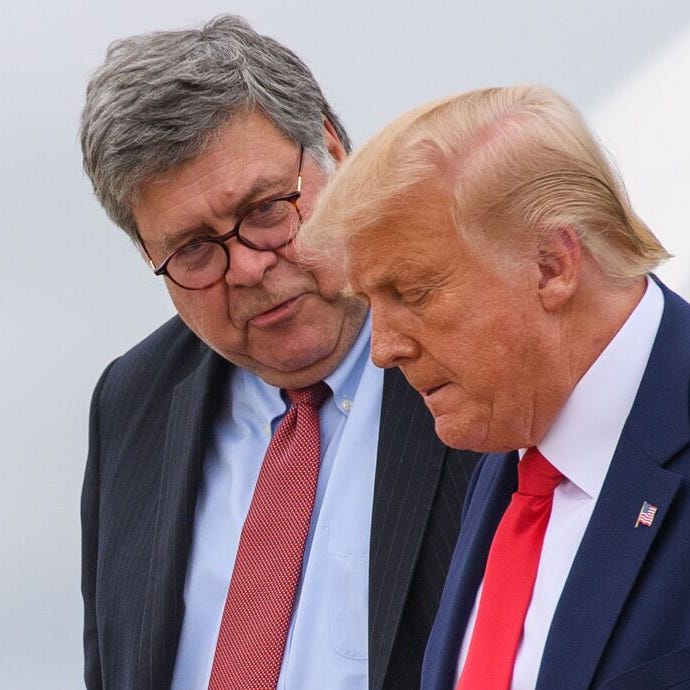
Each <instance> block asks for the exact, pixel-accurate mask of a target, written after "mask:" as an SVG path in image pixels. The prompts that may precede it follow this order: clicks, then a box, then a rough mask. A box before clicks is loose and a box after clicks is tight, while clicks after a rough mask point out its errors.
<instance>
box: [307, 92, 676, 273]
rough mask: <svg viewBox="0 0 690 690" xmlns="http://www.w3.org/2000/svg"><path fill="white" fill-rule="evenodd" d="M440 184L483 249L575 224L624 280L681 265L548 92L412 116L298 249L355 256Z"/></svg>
mask: <svg viewBox="0 0 690 690" xmlns="http://www.w3.org/2000/svg"><path fill="white" fill-rule="evenodd" d="M430 184H433V185H441V186H442V187H443V188H444V189H445V190H447V193H448V197H449V202H450V205H451V206H452V209H451V213H452V216H453V219H454V222H455V224H456V227H457V229H458V232H459V233H460V234H461V236H462V237H463V239H464V241H465V242H466V243H467V244H468V246H469V247H472V248H476V249H477V250H478V251H482V250H486V249H487V248H488V247H492V248H493V249H494V250H495V249H496V248H498V249H499V250H500V248H501V247H508V246H511V245H513V244H514V243H515V242H516V241H519V240H520V238H521V237H524V236H525V235H526V233H541V234H546V233H549V232H553V231H557V230H558V229H563V228H565V227H569V228H572V229H574V230H575V231H576V233H577V235H578V236H579V238H580V240H581V242H582V243H583V245H584V247H585V248H586V249H587V250H588V251H589V252H590V253H591V255H592V256H593V257H594V259H595V260H596V262H597V263H598V264H599V266H600V267H601V269H602V270H603V272H604V273H605V274H606V275H607V276H609V277H611V278H613V279H627V278H633V277H636V276H639V275H643V274H645V273H648V272H649V271H651V270H653V269H654V268H655V267H656V266H657V265H658V264H659V262H660V261H663V260H665V259H667V258H669V254H668V253H667V252H666V250H665V249H664V248H663V246H662V245H661V244H660V243H659V241H658V240H657V239H656V237H655V236H654V234H653V233H652V232H651V231H650V230H649V228H648V227H647V226H646V225H645V224H644V223H643V222H642V220H640V218H639V217H638V216H637V215H636V214H635V213H634V211H633V210H632V207H631V205H630V202H629V200H628V197H627V194H626V192H625V188H624V186H623V183H622V181H621V180H620V179H619V177H618V175H617V173H616V171H615V169H614V166H613V165H612V163H611V162H610V161H609V160H608V158H607V156H606V155H605V153H604V151H603V149H602V148H601V146H600V145H599V144H598V143H597V141H596V139H595V137H594V135H593V134H592V133H591V132H590V130H589V129H588V127H587V125H586V124H585V122H584V120H583V119H582V117H581V116H580V114H579V113H578V112H577V110H576V109H575V108H574V107H573V106H572V105H571V104H570V103H568V101H566V100H565V99H564V98H562V97H561V96H559V95H558V94H556V93H554V92H553V91H552V90H550V89H548V88H545V87H541V86H516V87H505V88H490V89H481V90H476V91H471V92H468V93H464V94H460V95H457V96H452V97H449V98H446V99H443V100H441V101H435V102H433V103H429V104H426V105H424V106H421V107H420V108H417V109H415V110H413V111H410V112H408V113H406V114H404V115H402V116H401V117H399V118H398V119H396V120H395V121H393V122H392V123H391V124H390V125H388V126H387V127H386V128H385V129H383V130H382V131H381V132H380V133H379V134H377V135H376V136H375V137H374V138H372V139H371V140H370V141H369V142H368V143H367V144H366V145H365V146H364V147H363V148H362V149H360V150H359V151H358V152H357V153H356V154H355V155H354V156H353V157H352V158H351V159H350V160H349V161H347V162H346V163H345V164H344V165H343V166H342V168H341V169H340V170H339V171H338V173H337V174H336V175H335V177H334V178H333V180H332V181H331V183H330V184H329V186H328V187H327V189H326V190H325V192H324V194H323V195H322V198H321V201H320V203H319V204H318V206H317V208H316V209H315V211H314V213H313V214H312V217H311V219H310V220H309V221H308V222H307V223H306V224H305V226H304V227H303V229H302V231H301V232H300V238H299V247H298V248H299V250H300V251H301V252H302V253H304V254H305V255H306V256H307V257H309V256H310V255H311V256H312V257H313V253H314V252H315V253H316V254H317V255H318V256H321V257H325V256H327V255H329V254H331V253H333V252H336V253H340V252H341V251H342V250H345V252H347V243H348V241H349V239H350V238H352V237H353V236H355V235H359V234H361V233H365V232H367V231H371V230H373V229H374V228H375V227H376V226H377V225H378V224H379V223H381V222H382V221H383V220H385V218H386V217H389V216H391V215H393V214H396V213H397V212H399V211H400V210H401V209H403V208H405V206H404V205H405V202H406V201H408V202H409V199H410V198H411V197H412V198H414V196H413V195H414V194H419V193H420V192H424V190H425V189H426V188H427V187H428V186H429V185H430Z"/></svg>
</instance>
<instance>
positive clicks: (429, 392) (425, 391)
mask: <svg viewBox="0 0 690 690" xmlns="http://www.w3.org/2000/svg"><path fill="white" fill-rule="evenodd" d="M447 385H448V384H447V383H441V384H439V385H438V386H432V387H431V388H422V389H418V390H419V392H420V393H421V395H422V397H423V398H424V399H425V400H426V399H427V398H430V397H431V396H432V395H433V394H434V393H436V392H437V391H440V390H441V389H442V388H445V387H446V386H447Z"/></svg>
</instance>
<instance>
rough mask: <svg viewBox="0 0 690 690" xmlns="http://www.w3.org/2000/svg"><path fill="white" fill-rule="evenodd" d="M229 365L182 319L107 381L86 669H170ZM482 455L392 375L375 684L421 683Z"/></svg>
mask: <svg viewBox="0 0 690 690" xmlns="http://www.w3.org/2000/svg"><path fill="white" fill-rule="evenodd" d="M230 368H231V365H230V364H228V363H227V362H226V361H224V360H223V359H222V358H220V357H219V356H218V355H216V354H215V353H213V352H212V351H211V350H209V348H207V347H206V346H205V345H203V344H202V343H201V342H200V341H199V340H198V339H197V338H196V337H195V336H194V335H192V334H191V333H190V331H189V330H188V329H187V328H186V327H185V326H184V325H183V324H182V322H181V321H180V320H179V319H178V318H174V319H172V320H171V321H169V322H168V323H167V324H165V325H164V326H163V327H161V328H160V329H159V330H158V331H156V332H155V333H153V334H152V335H151V336H149V337H148V338H147V339H146V340H145V341H144V342H143V343H141V344H140V345H138V346H137V347H135V348H134V349H133V350H131V351H130V352H129V353H127V354H126V355H125V356H124V357H122V358H120V359H119V360H116V361H115V362H114V363H113V364H111V365H110V367H108V369H107V370H106V371H105V372H104V374H103V376H102V377H101V379H100V381H99V383H98V385H97V387H96V390H95V392H94V396H93V402H92V407H91V422H90V446H89V457H88V462H87V468H86V477H85V481H84V488H83V494H82V523H83V573H82V591H83V596H84V606H85V628H84V646H85V658H86V668H85V677H86V683H87V687H88V688H90V689H93V688H101V687H105V688H108V689H113V690H125V689H126V690H154V689H156V690H158V689H161V690H162V689H164V688H168V687H169V685H170V681H171V678H172V671H173V666H174V662H175V655H176V650H177V644H178V638H179V633H180V625H181V622H182V618H183V615H184V603H183V585H184V580H185V573H186V569H187V559H188V555H189V549H190V540H191V537H192V529H193V521H194V508H195V503H196V495H197V487H198V484H199V480H200V476H201V469H202V464H203V460H204V456H205V448H206V438H207V435H208V433H209V430H210V429H211V427H212V424H213V420H214V411H215V410H216V409H217V406H218V404H219V403H220V401H221V399H222V398H221V396H222V394H223V392H224V386H225V381H226V376H227V373H228V371H229V370H230ZM474 462H475V457H474V455H473V454H470V453H463V452H459V451H455V450H451V449H448V448H446V447H445V446H443V445H442V444H441V443H440V442H439V441H438V440H437V438H436V436H435V434H434V426H433V419H432V418H431V416H430V415H429V414H428V413H427V410H426V408H425V406H424V404H423V402H422V401H421V398H420V397H419V396H418V395H417V394H416V393H415V391H413V390H412V389H411V388H410V387H409V386H408V385H407V383H406V382H405V380H404V378H403V377H402V376H401V375H400V373H399V372H398V371H397V370H390V371H388V372H386V374H385V383H384V394H383V404H382V410H381V429H380V435H379V449H378V462H377V470H376V483H375V489H374V505H373V516H372V535H371V553H370V588H369V589H370V606H369V670H370V672H369V676H370V679H369V681H370V688H372V690H380V689H383V688H386V689H389V690H404V689H406V688H410V689H413V688H418V686H419V674H420V669H421V661H422V656H423V652H424V645H425V643H426V638H427V636H428V633H429V630H430V629H431V624H432V622H433V617H434V614H435V611H436V607H437V605H438V601H439V598H440V595H441V591H442V588H443V579H444V576H445V573H446V570H447V567H448V563H449V562H450V557H451V554H452V549H453V546H454V544H455V539H456V536H457V531H458V528H459V521H460V512H461V506H462V500H463V497H464V494H465V490H466V488H467V482H468V478H469V476H470V473H471V471H472V469H473V466H474Z"/></svg>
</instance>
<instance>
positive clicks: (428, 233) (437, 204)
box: [347, 190, 465, 295]
mask: <svg viewBox="0 0 690 690" xmlns="http://www.w3.org/2000/svg"><path fill="white" fill-rule="evenodd" d="M464 253H465V248H464V247H463V243H462V241H461V239H460V237H459V235H458V231H457V229H456V227H455V223H454V221H453V214H452V205H451V202H450V200H449V197H448V195H446V194H437V193H434V191H433V190H429V193H428V194H427V196H426V197H419V196H418V195H415V197H411V198H409V199H408V200H406V201H405V202H403V203H402V204H401V205H400V207H399V208H397V209H396V210H395V211H392V210H389V211H388V212H387V213H386V215H385V217H383V218H382V219H381V220H380V221H379V222H376V223H374V224H372V225H371V226H370V227H369V228H367V229H366V230H364V231H362V232H360V233H356V234H355V235H354V236H353V237H352V238H351V242H350V245H349V253H348V262H347V267H348V280H349V282H350V285H351V287H352V288H353V289H354V290H355V291H356V292H361V293H364V294H367V295H370V294H371V293H372V292H373V291H375V290H377V289H378V288H383V287H388V286H396V285H399V284H402V283H406V282H414V281H417V280H422V279H424V278H425V277H428V276H431V275H433V274H434V273H437V272H441V271H444V270H445V267H446V266H447V264H449V263H451V262H456V261H457V260H458V258H459V257H460V256H462V255H463V254H464Z"/></svg>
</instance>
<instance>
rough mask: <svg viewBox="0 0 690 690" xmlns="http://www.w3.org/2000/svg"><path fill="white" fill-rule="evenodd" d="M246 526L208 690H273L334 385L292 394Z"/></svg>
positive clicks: (277, 673)
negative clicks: (322, 415) (322, 411)
mask: <svg viewBox="0 0 690 690" xmlns="http://www.w3.org/2000/svg"><path fill="white" fill-rule="evenodd" d="M286 392H287V395H288V397H289V398H290V400H291V401H292V405H291V407H290V409H289V410H288V412H287V413H286V415H285V417H283V420H282V422H281V423H280V425H279V426H278V428H277V429H276V431H275V433H274V434H273V438H272V439H271V442H270V443H269V445H268V449H267V450H266V455H265V456H264V461H263V463H262V465H261V470H260V472H259V477H258V479H257V482H256V487H255V489H254V495H253V497H252V502H251V505H250V506H249V512H248V514H247V518H246V520H245V522H244V527H243V528H242V535H241V537H240V544H239V548H238V550H237V558H236V559H235V567H234V569H233V572H232V578H231V580H230V587H229V588H228V596H227V599H226V601H225V608H224V609H223V618H222V621H221V625H220V632H219V633H218V642H217V644H216V653H215V656H214V659H213V667H212V669H211V680H210V683H209V690H268V689H272V688H275V686H276V683H277V682H278V676H279V674H280V667H281V664H282V661H283V651H284V649H285V640H286V637H287V633H288V628H289V627H290V618H291V616H292V606H293V602H294V599H295V591H296V589H297V583H298V581H299V577H300V573H301V570H302V557H303V555H304V544H305V541H306V539H307V532H308V531H309V523H310V520H311V512H312V508H313V506H314V495H315V494H316V484H317V480H318V476H319V459H320V440H319V436H320V434H319V407H320V406H321V404H322V403H323V401H324V400H325V398H326V396H327V395H328V386H327V385H326V384H325V383H323V382H319V383H317V384H315V385H313V386H310V387H309V388H302V389H299V390H293V391H286Z"/></svg>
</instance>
